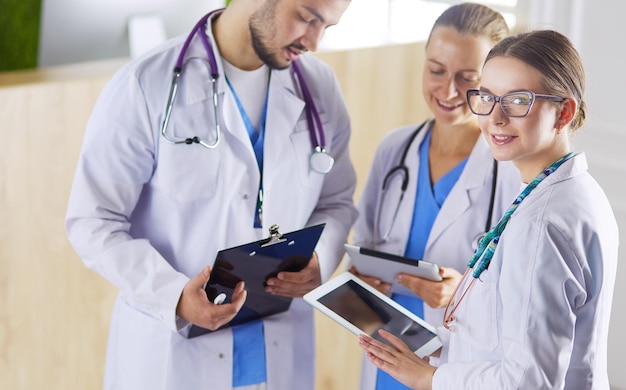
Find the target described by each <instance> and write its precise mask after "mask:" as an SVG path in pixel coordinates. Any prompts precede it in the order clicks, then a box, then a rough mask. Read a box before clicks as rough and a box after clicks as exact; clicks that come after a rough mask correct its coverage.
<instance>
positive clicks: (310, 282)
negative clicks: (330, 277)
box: [265, 252, 322, 298]
mask: <svg viewBox="0 0 626 390" xmlns="http://www.w3.org/2000/svg"><path fill="white" fill-rule="evenodd" d="M321 283H322V277H321V276H320V263H319V261H318V259H317V254H316V253H315V252H313V255H312V256H311V260H309V263H308V264H307V266H306V267H304V268H303V269H302V270H301V271H298V272H287V271H281V272H279V273H278V275H276V277H275V278H269V279H268V280H267V282H266V284H267V286H266V287H265V291H267V292H268V293H270V294H274V295H282V296H285V297H291V298H301V297H302V296H303V295H304V294H306V293H308V292H309V291H311V290H313V289H314V288H315V287H317V286H319V285H320V284H321Z"/></svg>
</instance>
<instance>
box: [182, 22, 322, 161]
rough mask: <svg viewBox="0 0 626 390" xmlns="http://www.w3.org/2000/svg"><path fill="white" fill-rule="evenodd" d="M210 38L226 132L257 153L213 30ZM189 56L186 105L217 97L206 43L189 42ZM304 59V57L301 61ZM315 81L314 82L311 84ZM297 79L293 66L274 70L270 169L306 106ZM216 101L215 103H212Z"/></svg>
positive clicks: (267, 147) (268, 142)
mask: <svg viewBox="0 0 626 390" xmlns="http://www.w3.org/2000/svg"><path fill="white" fill-rule="evenodd" d="M208 37H209V41H210V43H211V45H212V46H213V49H214V54H215V57H216V63H217V68H218V74H219V76H218V79H217V96H218V109H219V111H220V114H221V115H222V116H223V121H224V122H223V123H224V126H223V128H222V131H224V132H230V133H231V134H233V135H234V136H235V137H236V138H238V139H239V140H240V141H241V142H242V143H243V144H244V145H245V146H246V148H248V146H249V149H250V151H251V153H253V151H252V146H251V145H250V141H249V135H248V132H247V130H246V128H245V125H244V123H243V120H242V118H241V114H240V113H239V109H238V107H237V103H236V102H235V99H234V96H233V94H232V92H231V91H230V88H228V84H227V83H226V78H225V77H224V69H223V67H222V59H221V56H220V54H219V52H218V50H217V45H216V43H215V39H214V37H213V35H212V33H210V30H209V34H208ZM186 58H187V59H189V58H193V59H192V60H187V61H188V62H187V65H186V68H185V72H187V73H186V74H187V77H183V78H182V80H181V83H184V88H182V91H184V92H183V93H184V101H185V103H186V104H195V103H199V102H202V101H206V100H209V102H210V100H212V99H213V90H212V87H211V82H210V66H209V63H208V61H206V59H207V53H206V51H205V49H204V46H203V45H202V43H201V42H200V40H199V39H198V38H195V39H194V40H193V41H192V43H191V44H190V45H189V49H188V52H187V55H186ZM301 61H302V60H301ZM309 84H311V83H309ZM296 85H297V79H296V78H295V75H294V72H293V69H292V68H291V67H289V68H287V69H284V70H272V71H271V77H270V83H269V96H268V99H269V100H268V105H267V116H266V123H265V143H264V148H265V153H264V155H265V156H266V159H268V160H269V161H267V160H266V161H264V166H265V167H267V168H270V167H271V165H272V164H273V163H274V162H275V161H274V160H275V159H277V158H278V157H279V155H280V153H278V152H279V151H280V150H281V149H282V148H283V146H284V143H285V142H287V141H288V140H289V135H290V134H291V133H292V132H293V129H294V127H295V124H296V122H297V120H298V118H300V116H301V115H302V111H303V109H304V107H305V103H304V100H303V99H302V98H300V97H299V94H298V91H296V87H295V86H296ZM211 104H212V102H211Z"/></svg>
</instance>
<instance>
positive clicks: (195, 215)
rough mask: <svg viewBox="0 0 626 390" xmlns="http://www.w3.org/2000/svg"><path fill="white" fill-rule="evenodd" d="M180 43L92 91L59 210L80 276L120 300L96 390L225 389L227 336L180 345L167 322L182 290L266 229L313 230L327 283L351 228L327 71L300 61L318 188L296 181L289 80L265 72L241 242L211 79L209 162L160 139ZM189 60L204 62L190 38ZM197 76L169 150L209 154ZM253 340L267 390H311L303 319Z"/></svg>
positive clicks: (300, 150) (231, 117)
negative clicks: (319, 230)
mask: <svg viewBox="0 0 626 390" xmlns="http://www.w3.org/2000/svg"><path fill="white" fill-rule="evenodd" d="M183 39H184V37H180V38H177V39H174V40H172V41H169V42H167V43H165V44H164V45H163V46H161V47H159V48H157V49H155V50H154V51H152V52H150V53H148V54H147V55H146V56H144V57H143V58H140V59H138V60H137V61H133V62H131V63H130V64H128V65H127V66H125V67H124V68H123V69H121V70H120V71H119V72H118V73H117V74H116V75H115V76H114V77H113V79H112V80H111V81H110V82H109V83H108V85H107V86H106V87H105V89H104V91H103V93H102V95H101V97H100V98H99V100H98V102H97V104H96V106H95V109H94V111H93V113H92V116H91V118H90V120H89V124H88V127H87V131H86V134H85V139H84V145H83V149H82V152H81V155H80V160H79V163H78V167H77V171H76V176H75V180H74V184H73V188H72V192H71V197H70V201H69V206H68V211H67V218H66V228H67V233H68V237H69V239H70V241H71V243H72V244H73V245H74V247H75V249H76V251H77V252H78V254H79V255H80V257H81V258H82V259H83V261H84V263H85V264H86V265H87V266H88V267H89V268H91V269H93V270H94V271H96V272H98V273H99V274H101V275H102V276H103V277H105V278H106V279H107V280H108V281H110V282H111V283H112V284H114V285H115V286H116V287H117V288H119V290H120V293H119V297H118V299H117V302H116V303H115V307H114V310H113V317H112V322H111V329H110V337H109V344H108V353H107V366H106V374H105V388H106V389H129V390H137V389H150V390H158V389H168V390H179V389H185V390H193V389H230V388H231V384H232V349H233V346H232V345H233V344H232V333H231V330H230V329H225V330H220V331H218V332H216V333H212V334H208V335H204V336H201V337H197V338H193V339H187V338H186V337H185V335H186V332H187V331H188V328H189V324H185V323H184V321H181V320H180V319H178V318H177V317H176V315H175V309H176V305H177V302H178V299H179V297H180V295H181V291H182V289H183V286H184V285H185V284H186V283H187V281H188V280H189V278H190V277H192V276H194V275H196V274H197V273H199V272H200V271H201V270H202V268H203V267H204V266H206V265H207V264H209V265H212V264H213V262H214V258H215V255H216V253H217V251H218V250H220V249H223V248H228V247H231V246H235V245H240V244H243V243H247V242H250V241H255V240H259V239H261V238H263V237H267V235H268V227H269V226H270V225H272V224H277V225H279V227H280V230H281V231H284V232H286V231H291V230H296V229H300V228H303V227H304V226H308V225H313V224H317V223H321V222H325V223H326V228H325V231H324V233H323V235H322V238H321V240H320V242H319V244H318V246H317V247H316V252H317V254H318V257H319V260H320V268H321V274H322V280H326V279H327V278H328V277H329V276H330V274H331V273H332V272H333V271H334V269H335V268H336V266H337V264H338V262H339V261H340V259H341V256H342V255H343V244H344V243H345V240H346V237H347V234H348V231H349V229H350V227H351V225H352V223H353V222H354V219H355V218H356V209H355V207H354V205H353V203H352V196H353V192H354V188H355V182H356V175H355V172H354V169H353V167H352V164H351V161H350V158H349V153H348V141H349V136H350V123H349V118H348V114H347V110H346V107H345V104H344V102H343V97H342V95H341V92H340V90H339V85H338V83H337V80H336V79H335V77H334V74H333V72H332V70H331V68H330V67H329V66H327V65H325V64H323V63H321V62H320V61H319V60H317V59H315V58H314V57H312V56H308V55H305V56H302V58H301V60H300V61H301V64H302V66H301V67H302V70H303V72H304V74H305V78H306V80H307V81H308V87H309V89H310V91H311V94H312V96H313V98H314V100H315V103H316V105H317V109H318V111H319V114H320V116H321V120H322V122H323V124H324V130H325V135H326V143H327V145H326V146H327V150H328V151H329V153H330V154H331V155H332V156H334V158H335V164H334V167H333V169H332V170H331V171H330V172H329V173H327V174H325V175H323V174H319V173H316V172H314V171H312V170H310V169H309V156H310V154H311V151H312V145H311V141H310V136H309V131H308V126H307V121H306V115H305V111H304V101H303V99H302V98H301V96H302V95H301V93H300V91H299V84H298V83H297V81H296V79H295V76H294V74H293V72H292V70H291V69H287V70H282V71H272V76H271V81H270V86H269V102H268V112H267V122H266V123H267V124H266V133H265V144H264V145H265V160H264V171H263V174H264V176H263V187H264V195H265V196H264V203H263V217H264V221H265V226H264V228H263V229H262V230H261V229H253V218H254V210H255V206H256V200H257V191H258V186H259V179H260V175H259V169H258V166H257V162H256V159H255V155H254V152H253V149H252V146H251V143H250V139H249V136H248V133H247V132H246V128H245V126H244V124H243V121H242V119H241V116H240V114H239V111H238V109H237V106H236V103H235V100H234V98H233V95H232V93H231V92H230V90H229V88H228V86H227V84H226V82H225V80H224V77H220V78H219V82H218V99H219V110H220V111H219V121H220V126H221V131H222V134H221V143H220V144H219V146H218V147H217V148H215V149H211V150H209V149H207V148H204V147H202V146H200V145H197V144H193V145H184V144H183V145H172V144H169V143H167V142H165V140H164V139H163V138H162V137H161V136H160V125H161V121H162V119H163V111H164V108H165V104H166V100H167V95H168V92H169V88H170V82H171V76H172V69H173V68H174V62H175V60H176V57H177V56H178V54H179V52H180V49H181V46H182V42H183ZM210 39H211V40H212V39H213V38H212V37H210ZM213 44H214V45H215V43H214V42H213ZM214 47H215V46H214ZM216 56H218V58H217V64H218V66H219V68H220V75H223V72H222V68H221V60H220V58H219V55H218V53H217V52H216ZM189 57H198V58H202V59H206V58H207V54H206V52H205V51H204V49H203V47H202V45H201V43H200V41H199V40H198V39H197V38H196V39H195V40H194V41H193V43H192V45H191V47H190V49H189V52H188V54H187V58H189ZM207 69H208V67H207V65H206V64H205V62H203V61H191V62H190V63H189V65H188V66H187V68H186V69H185V71H184V76H183V77H182V80H181V83H180V87H179V93H178V97H177V100H176V104H175V107H174V109H173V111H172V116H171V119H170V124H169V128H168V134H169V135H170V136H172V135H174V134H175V135H176V136H177V137H193V136H196V135H197V136H200V137H202V138H205V139H206V138H208V139H209V140H210V141H211V142H213V140H214V134H215V133H214V131H215V128H214V125H213V123H214V115H213V105H212V90H211V86H210V83H209V79H208V70H207ZM77 293H80V292H77ZM264 329H265V344H266V356H267V383H268V388H269V389H285V390H292V389H296V388H297V389H311V390H312V389H313V388H314V375H315V365H314V349H313V348H314V332H313V314H312V310H311V308H310V307H309V306H308V305H306V304H305V303H304V302H303V301H302V300H301V299H294V301H293V304H292V306H291V309H290V310H289V311H287V312H285V313H282V314H278V315H275V316H272V317H270V318H268V319H267V320H265V321H264Z"/></svg>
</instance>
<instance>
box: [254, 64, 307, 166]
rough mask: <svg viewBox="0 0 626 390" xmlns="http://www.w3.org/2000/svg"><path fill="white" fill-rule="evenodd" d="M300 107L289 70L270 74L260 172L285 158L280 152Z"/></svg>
mask: <svg viewBox="0 0 626 390" xmlns="http://www.w3.org/2000/svg"><path fill="white" fill-rule="evenodd" d="M304 106H305V103H304V100H303V99H301V98H300V97H299V96H298V95H297V94H296V91H295V90H294V79H293V76H292V72H291V70H290V69H288V70H283V71H276V70H273V71H272V76H271V78H270V88H269V96H268V104H267V117H266V119H265V144H264V146H263V148H264V156H265V161H264V162H263V167H264V169H268V170H271V169H272V168H273V166H275V164H277V163H280V160H281V159H284V158H285V156H286V154H285V153H283V149H284V148H285V147H286V146H287V145H288V144H289V137H290V135H291V134H292V133H293V131H294V127H295V126H296V122H297V121H298V119H299V118H300V116H301V115H302V112H303V110H304ZM283 163H284V162H283Z"/></svg>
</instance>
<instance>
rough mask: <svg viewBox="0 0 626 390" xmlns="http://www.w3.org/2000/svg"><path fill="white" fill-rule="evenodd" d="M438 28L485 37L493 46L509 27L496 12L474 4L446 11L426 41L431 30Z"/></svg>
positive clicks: (507, 33) (462, 5) (458, 6)
mask: <svg viewBox="0 0 626 390" xmlns="http://www.w3.org/2000/svg"><path fill="white" fill-rule="evenodd" d="M438 26H448V27H453V28H455V29H456V30H457V31H458V32H460V33H461V34H468V35H471V36H480V37H483V36H484V37H487V38H488V39H490V40H491V42H492V43H493V44H495V43H498V42H500V41H501V40H502V39H503V38H504V37H506V36H507V35H509V26H508V25H507V24H506V21H505V20H504V17H503V16H502V15H501V14H500V13H499V12H497V11H494V10H493V9H491V8H489V7H487V6H485V5H482V4H476V3H461V4H457V5H453V6H451V7H449V8H448V9H446V10H445V11H444V12H443V13H442V14H441V15H439V17H438V18H437V20H436V21H435V24H434V25H433V28H432V29H431V30H430V35H429V36H428V41H426V45H427V46H428V43H430V37H431V36H432V33H433V30H434V29H435V28H436V27H438Z"/></svg>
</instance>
